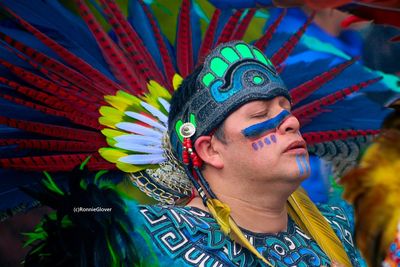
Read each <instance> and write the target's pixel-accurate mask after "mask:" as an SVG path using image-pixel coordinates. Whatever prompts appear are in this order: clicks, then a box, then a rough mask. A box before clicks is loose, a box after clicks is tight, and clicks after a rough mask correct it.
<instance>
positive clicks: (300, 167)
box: [296, 155, 304, 176]
mask: <svg viewBox="0 0 400 267" xmlns="http://www.w3.org/2000/svg"><path fill="white" fill-rule="evenodd" d="M296 162H297V166H298V167H299V170H300V175H299V176H303V174H304V169H303V166H302V165H301V162H300V156H299V155H296Z"/></svg>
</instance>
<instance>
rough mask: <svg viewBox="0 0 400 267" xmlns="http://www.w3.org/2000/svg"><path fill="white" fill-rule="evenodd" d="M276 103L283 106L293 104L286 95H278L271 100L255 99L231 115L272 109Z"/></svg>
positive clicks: (288, 106) (287, 106)
mask: <svg viewBox="0 0 400 267" xmlns="http://www.w3.org/2000/svg"><path fill="white" fill-rule="evenodd" d="M275 105H277V106H279V107H283V108H290V107H291V104H290V102H289V100H288V99H287V98H286V97H284V96H277V97H274V98H272V99H270V100H254V101H250V102H248V103H246V104H244V105H242V106H241V107H240V108H238V109H237V110H235V111H234V112H233V113H232V114H231V115H234V114H238V115H241V114H242V115H250V114H251V113H257V112H262V111H268V110H270V109H272V108H273V107H274V106H275Z"/></svg>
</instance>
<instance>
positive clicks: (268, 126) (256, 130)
mask: <svg viewBox="0 0 400 267" xmlns="http://www.w3.org/2000/svg"><path fill="white" fill-rule="evenodd" d="M289 115H290V112H289V111H287V110H282V112H281V113H279V114H278V115H276V116H275V117H273V118H272V119H268V120H266V121H263V122H260V123H257V124H254V125H251V126H249V127H247V128H246V129H244V130H242V133H243V135H244V136H245V137H247V138H251V137H256V136H260V135H261V134H263V133H265V132H267V131H270V130H273V129H276V128H277V127H278V126H279V125H280V124H281V123H282V121H283V120H284V119H286V117H287V116H289Z"/></svg>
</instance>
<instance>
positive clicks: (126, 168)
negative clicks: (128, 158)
mask: <svg viewBox="0 0 400 267" xmlns="http://www.w3.org/2000/svg"><path fill="white" fill-rule="evenodd" d="M116 166H117V168H118V169H120V170H121V171H123V172H127V173H131V172H138V171H143V170H145V169H151V168H154V167H153V166H151V165H133V164H129V163H124V162H119V161H118V162H117V163H116Z"/></svg>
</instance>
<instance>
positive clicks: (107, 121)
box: [98, 116, 121, 129]
mask: <svg viewBox="0 0 400 267" xmlns="http://www.w3.org/2000/svg"><path fill="white" fill-rule="evenodd" d="M118 119H119V118H118V117H111V116H109V117H100V118H99V120H98V121H99V123H100V124H101V125H104V126H107V127H110V128H112V129H117V127H115V124H117V123H119V122H121V120H118Z"/></svg>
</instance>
